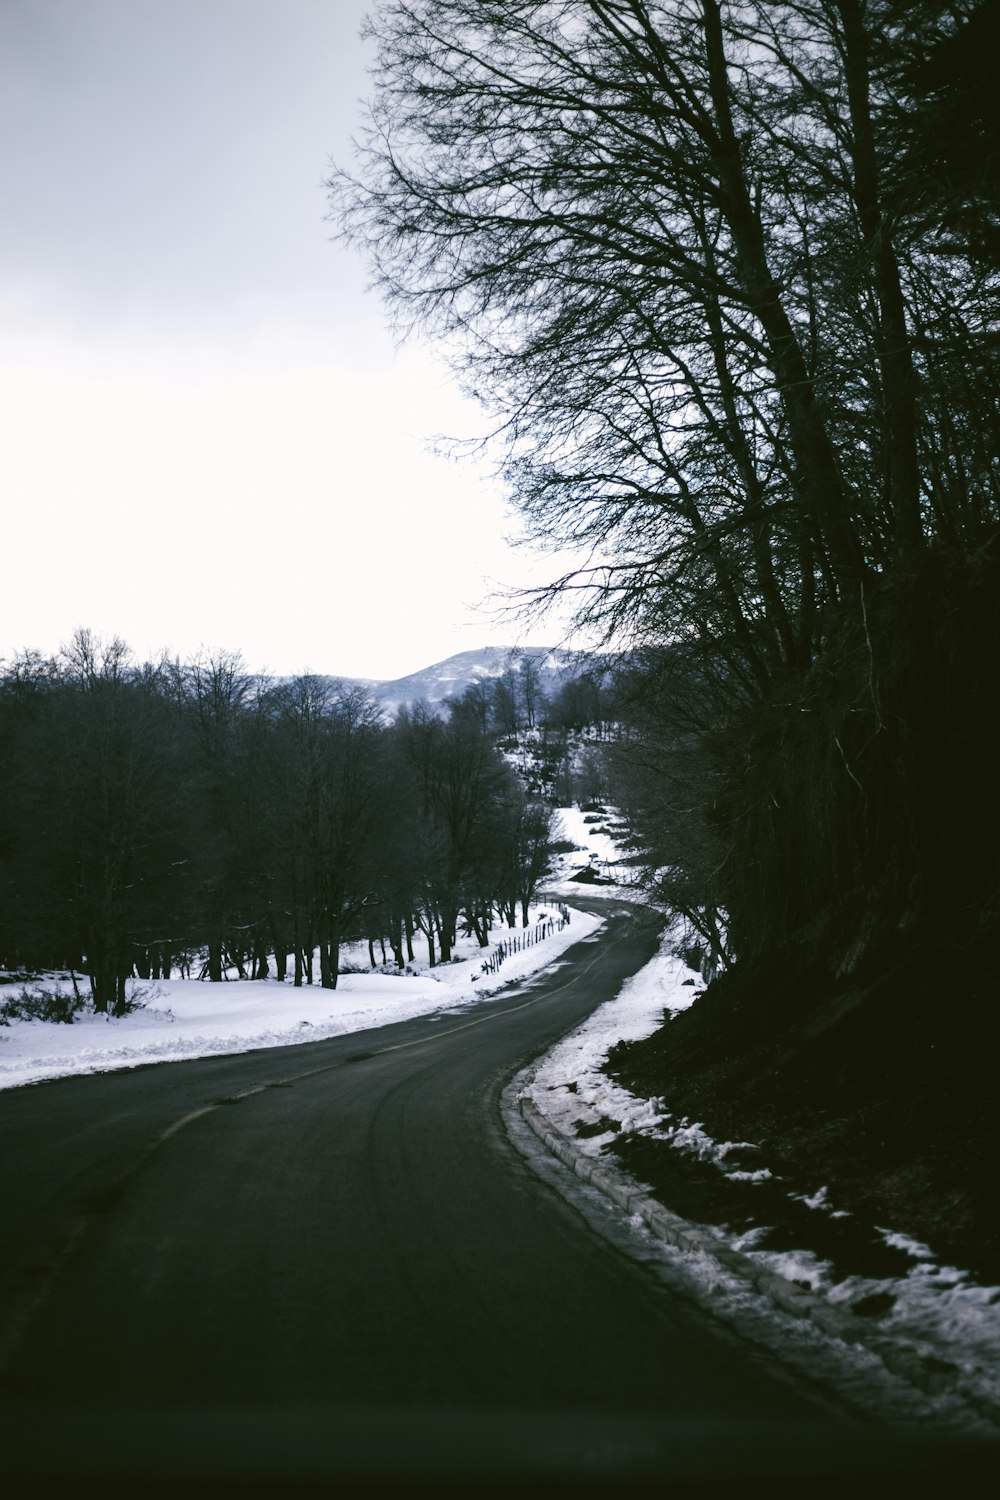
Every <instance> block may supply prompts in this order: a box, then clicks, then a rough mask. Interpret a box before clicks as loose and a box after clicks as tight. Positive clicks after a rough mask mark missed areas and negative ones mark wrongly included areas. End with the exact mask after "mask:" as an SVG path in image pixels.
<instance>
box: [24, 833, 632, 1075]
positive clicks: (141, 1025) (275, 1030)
mask: <svg viewBox="0 0 1000 1500" xmlns="http://www.w3.org/2000/svg"><path fill="white" fill-rule="evenodd" d="M588 817H591V819H592V821H591V822H590V823H588V822H586V819H587V818H588ZM603 821H604V820H603V819H599V820H598V821H597V822H594V821H593V815H591V814H585V813H581V812H580V811H579V809H578V808H575V807H573V808H563V809H560V811H559V815H558V821H557V828H556V832H555V836H556V837H557V838H563V839H572V841H573V842H574V843H575V844H577V845H579V846H580V847H579V852H578V853H575V854H570V855H564V856H562V857H561V859H560V861H559V867H558V869H557V870H556V872H555V874H554V878H553V880H552V881H548V882H546V891H547V893H548V894H550V895H552V896H556V895H558V897H559V899H560V900H562V901H565V902H566V903H567V904H568V908H569V910H570V911H571V914H572V915H571V921H570V923H569V926H567V927H565V928H564V929H563V930H562V931H559V932H556V933H554V934H553V936H552V937H549V938H545V939H544V941H542V942H540V943H537V944H535V945H534V946H532V947H529V948H527V949H526V950H524V951H523V952H520V953H512V954H510V955H509V956H508V957H506V958H505V959H504V961H503V963H502V964H501V965H500V967H499V969H498V970H497V972H496V973H494V974H488V975H487V974H484V973H483V972H482V968H483V963H484V961H485V960H486V959H488V958H489V956H490V955H491V954H492V953H494V952H495V951H496V948H497V946H498V945H499V944H500V943H501V942H503V941H505V940H509V939H510V938H511V937H513V936H523V931H524V930H523V929H521V928H516V929H513V930H511V929H507V928H495V929H494V931H493V934H492V936H493V938H494V939H495V941H494V942H493V943H492V944H491V946H490V947H489V948H488V949H483V948H480V947H479V946H478V944H477V943H476V942H475V939H474V938H460V939H459V942H458V944H457V945H456V948H455V956H456V961H454V962H452V963H449V964H439V965H437V966H436V967H435V968H433V969H431V968H429V967H428V966H427V964H426V963H425V962H423V961H422V959H421V956H420V951H419V947H418V950H417V954H418V956H417V958H416V959H415V961H414V962H413V963H411V964H410V965H409V966H408V971H407V972H406V973H405V974H402V975H401V974H399V973H398V972H397V971H396V970H395V968H390V970H389V971H388V972H384V971H376V972H372V971H371V970H370V968H369V964H368V950H367V945H365V944H356V945H353V946H351V945H348V946H345V947H344V948H343V949H342V950H341V965H342V966H343V967H346V968H349V969H353V970H355V971H356V972H352V973H342V974H341V975H340V977H339V979H338V981H337V988H336V989H335V990H324V989H321V988H320V987H319V986H318V985H315V986H314V985H303V986H302V987H301V988H299V989H296V988H295V987H294V986H293V985H292V984H291V983H290V982H285V983H283V984H282V983H279V982H278V981H277V980H240V979H235V978H233V979H230V980H228V981H227V982H226V983H224V984H208V983H202V982H199V981H198V980H196V979H170V980H162V979H161V980H155V981H151V982H144V981H140V980H132V981H130V991H131V995H132V996H133V997H135V998H137V999H139V1000H141V1001H142V1006H141V1008H140V1009H138V1010H135V1011H133V1012H132V1013H131V1014H130V1015H127V1016H121V1017H118V1018H115V1017H109V1016H98V1015H93V1014H90V1013H84V1014H82V1015H80V1016H78V1017H77V1019H76V1020H75V1021H74V1022H73V1024H72V1025H66V1024H63V1023H58V1022H49V1021H17V1020H15V1021H11V1022H10V1023H9V1024H8V1025H6V1026H0V1088H12V1087H14V1086H16V1085H18V1084H26V1083H39V1082H41V1081H43V1080H44V1079H48V1078H63V1077H66V1076H68V1075H70V1074H74V1073H100V1072H105V1071H107V1070H109V1069H111V1068H128V1067H136V1066H138V1065H139V1064H145V1063H154V1062H176V1061H178V1060H180V1059H186V1058H194V1057H208V1056H211V1055H213V1054H218V1053H226V1052H248V1051H250V1050H251V1049H253V1048H255V1047H281V1046H294V1045H295V1044H296V1043H299V1042H310V1041H320V1040H322V1039H323V1038H324V1037H330V1036H342V1035H344V1034H345V1033H347V1032H352V1031H364V1030H367V1029H369V1028H370V1027H376V1026H391V1025H392V1024H393V1022H395V1021H407V1020H410V1019H412V1018H413V1017H414V1016H422V1015H431V1014H434V1013H435V1012H438V1011H443V1010H452V1009H454V1008H455V1007H457V1006H461V1005H466V1004H468V1003H469V1001H471V1000H475V999H477V998H478V999H482V998H483V997H484V996H487V995H492V994H498V993H500V992H501V991H503V990H506V989H507V988H508V987H509V986H510V984H511V983H513V982H516V981H518V980H522V979H525V978H527V977H528V976H529V975H531V974H535V973H537V972H538V971H539V970H541V969H544V968H546V967H547V966H548V965H549V964H551V963H552V962H554V960H555V959H557V958H558V957H559V955H560V954H561V953H563V952H565V950H566V949H567V948H568V947H570V946H571V945H572V944H573V943H576V942H579V941H580V939H581V938H584V937H587V936H589V935H590V934H591V933H593V932H596V931H597V930H598V928H599V927H601V925H602V923H601V920H600V918H599V917H594V916H591V915H589V914H588V913H585V912H582V911H579V910H574V909H573V907H572V898H573V896H574V895H578V896H579V895H582V894H585V893H588V892H590V891H591V889H593V891H594V893H596V894H598V895H613V894H615V892H616V890H617V887H615V888H612V887H611V886H607V885H600V886H596V887H593V888H591V887H589V886H584V885H580V884H579V883H576V882H574V881H573V880H571V879H570V878H569V877H570V876H571V875H572V873H573V872H574V871H576V870H578V869H580V868H581V866H585V865H588V864H593V865H594V867H595V868H598V869H599V870H600V871H601V873H602V874H610V873H612V870H613V866H614V862H615V860H616V859H617V857H618V856H617V850H616V847H615V845H614V843H613V841H612V840H611V839H610V838H608V837H607V836H606V835H604V834H602V833H596V832H595V831H594V830H595V828H598V827H600V826H601V825H602V823H603ZM548 917H554V918H555V920H556V923H557V925H558V921H559V902H558V901H556V902H549V903H548V904H546V903H545V902H542V901H539V902H538V903H537V904H536V906H535V907H534V909H533V910H532V912H531V923H530V925H529V928H528V931H533V930H534V926H535V924H536V923H540V922H542V921H543V920H545V919H546V918H548ZM81 983H82V982H81ZM39 986H41V987H44V988H46V989H61V990H62V991H64V992H67V993H68V992H70V990H71V983H70V980H69V978H68V977H66V978H64V979H62V980H59V979H54V978H53V976H51V975H47V976H43V977H42V978H41V979H39V980H38V981H37V982H35V985H34V986H33V984H31V983H29V984H28V985H27V988H29V989H31V988H32V987H39ZM24 987H25V981H24V980H23V979H21V980H13V981H11V982H10V983H9V984H0V1001H2V1000H3V999H4V997H5V996H6V995H9V994H15V993H17V992H18V991H19V990H21V989H22V988H24ZM84 987H85V986H84Z"/></svg>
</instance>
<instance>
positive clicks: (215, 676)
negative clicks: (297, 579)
mask: <svg viewBox="0 0 1000 1500" xmlns="http://www.w3.org/2000/svg"><path fill="white" fill-rule="evenodd" d="M0 775H2V786H3V792H2V797H0V964H2V965H3V966H4V967H5V968H6V969H8V970H37V969H41V968H53V967H55V968H62V969H69V970H70V971H71V972H73V971H79V972H82V973H85V974H86V975H87V976H88V977H89V981H90V985H91V989H92V993H93V1000H94V1004H95V1007H96V1009H97V1010H99V1011H110V1012H119V1013H120V1012H121V1011H122V1009H123V1008H124V1007H125V1004H126V993H125V991H126V981H127V979H128V978H129V977H130V976H132V975H138V976H140V977H145V978H153V979H155V978H160V977H164V978H169V977H170V976H171V974H172V973H174V972H175V971H177V970H179V971H180V972H182V973H184V974H187V973H195V974H198V975H200V976H201V977H203V978H206V979H208V980H211V981H219V980H221V979H223V977H224V976H225V974H226V972H227V971H228V970H235V972H236V973H237V974H238V975H239V976H240V977H243V978H252V979H265V978H268V977H269V976H272V975H273V976H274V977H276V978H278V979H281V980H284V979H286V978H291V979H292V980H293V982H294V983H295V984H296V985H300V984H303V983H308V984H312V983H316V982H318V983H319V984H321V985H323V986H324V987H326V988H331V989H332V988H335V987H336V984H337V975H338V971H339V967H340V947H341V945H342V944H343V943H345V942H347V941H357V940H363V939H367V940H368V943H369V954H370V957H371V960H372V963H373V964H374V963H375V962H376V961H377V959H380V960H381V961H389V962H392V963H394V964H395V965H397V966H398V967H399V968H403V967H404V966H405V965H406V963H408V962H409V961H410V960H412V959H413V957H414V946H413V945H414V943H415V942H416V941H417V940H418V939H420V940H422V942H423V943H424V944H426V949H427V955H428V958H429V961H430V963H431V964H434V963H440V962H447V961H448V960H449V959H450V958H451V957H452V952H453V948H454V945H455V942H456V939H457V937H458V935H459V934H460V933H469V934H474V935H475V937H476V938H477V940H478V942H479V943H480V945H482V946H484V947H485V946H487V945H488V943H489V941H490V937H489V934H490V931H491V928H492V927H493V926H494V925H495V924H496V923H498V922H503V923H506V924H507V925H509V926H514V925H515V923H516V922H517V921H518V920H520V921H521V922H522V923H523V924H524V925H527V922H528V905H529V902H530V901H531V899H532V897H533V895H534V892H535V890H536V888H537V886H538V884H539V882H540V880H541V879H542V878H543V877H544V875H545V873H546V871H547V868H548V860H549V855H550V844H551V840H550V824H551V817H552V814H551V809H550V808H549V807H548V806H546V805H544V804H543V803H541V802H538V801H535V800H532V799H531V798H529V797H528V796H527V795H526V793H525V792H524V790H523V789H522V786H521V784H520V783H519V781H518V779H517V778H516V776H515V775H514V773H513V771H512V770H511V768H510V766H509V765H508V763H507V761H506V760H505V759H504V758H503V756H502V754H501V753H500V751H499V750H498V748H497V745H496V743H495V739H494V736H493V734H492V732H490V730H489V729H488V727H486V726H483V725H482V724H481V723H480V722H479V721H478V720H477V718H476V716H475V714H473V713H470V712H463V711H462V710H461V708H460V707H458V706H456V708H455V709H454V710H453V712H452V713H451V714H450V715H449V717H448V718H447V719H442V718H439V717H436V716H435V715H433V714H432V713H431V712H430V711H428V710H426V709H425V708H422V707H421V706H419V705H418V706H417V707H415V708H413V709H411V710H401V711H400V712H399V714H398V716H397V718H396V720H395V721H394V722H393V723H392V724H386V723H385V722H383V719H382V717H381V715H380V711H379V709H378V706H377V705H376V704H375V703H374V702H373V701H372V700H371V699H370V698H369V697H368V696H367V694H366V693H365V692H363V691H361V690H359V689H358V688H356V687H346V686H344V685H342V684H339V683H337V682H336V680H331V679H327V678H319V677H314V676H300V677H295V678H292V679H290V680H285V681H272V680H267V679H264V678H261V677H259V676H255V675H254V674H252V673H250V672H248V671H247V670H246V668H245V667H244V665H243V664H242V662H241V661H240V659H239V658H238V657H237V656H233V655H229V654H217V655H214V656H208V657H203V658H200V659H198V660H195V661H193V662H186V663H185V662H180V661H168V660H163V661H161V662H158V663H156V664H144V665H142V664H136V663H135V662H133V661H132V659H131V655H130V653H129V651H128V648H127V647H126V646H125V645H124V644H123V643H122V642H121V641H120V640H117V639H115V640H113V641H111V642H102V641H100V640H98V639H96V638H95V637H94V636H93V635H92V634H91V633H90V632H88V631H85V630H81V631H79V632H77V634H76V635H75V637H74V638H73V641H72V642H71V644H70V645H69V646H68V647H66V648H64V649H63V650H62V651H61V652H60V653H59V655H58V656H56V657H54V658H51V659H47V658H43V657H41V656H39V655H38V654H36V653H24V654H22V655H21V656H19V657H16V658H15V659H14V660H13V661H12V662H10V663H7V664H6V665H4V666H3V667H2V669H0ZM376 950H377V952H376Z"/></svg>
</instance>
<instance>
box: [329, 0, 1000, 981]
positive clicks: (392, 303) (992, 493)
mask: <svg viewBox="0 0 1000 1500" xmlns="http://www.w3.org/2000/svg"><path fill="white" fill-rule="evenodd" d="M997 27H998V12H997V8H996V7H995V6H993V5H991V4H989V3H987V0H955V3H949V4H944V3H942V0H796V3H795V4H787V5H774V4H771V3H767V0H729V3H719V0H663V3H656V0H567V3H564V4H558V5H552V4H548V3H540V0H505V3H503V4H494V3H491V0H483V3H477V4H474V5H470V4H468V3H466V0H406V3H401V0H400V3H385V4H382V5H379V6H378V7H377V8H376V9H375V11H374V13H373V16H372V18H371V21H370V23H369V36H370V38H371V40H372V41H373V42H374V45H375V49H376V50H375V65H374V69H373V80H374V94H373V98H372V101H371V104H370V114H369V120H368V124H367V127H366V129H365V131H364V133H363V134H362V136H361V138H360V141H359V146H358V166H357V168H356V169H355V170H354V171H353V172H351V171H348V170H338V171H337V172H335V174H334V176H333V177H332V179H331V182H330V188H331V194H332V205H333V213H334V215H335V217H336V220H337V222H338V223H339V225H340V226H341V230H342V232H343V234H344V235H345V236H346V237H347V239H348V240H349V241H350V242H352V243H354V244H356V245H358V246H360V247H361V248H362V250H363V251H364V252H365V254H366V255H367V257H368V259H369V260H370V263H371V264H372V266H373V267H374V271H375V276H376V278H377V281H378V283H379V284H380V286H381V288H382V291H383V293H384V295H385V297H386V299H387V301H388V305H389V307H390V309H391V311H392V314H393V315H394V317H395V318H396V319H397V322H398V323H399V325H400V326H401V327H403V328H406V327H409V326H414V325H419V326H421V327H423V328H424V329H427V330H429V331H430V332H431V333H432V334H433V335H435V336H437V337H439V338H440V340H441V341H442V344H443V346H444V347H445V348H446V349H447V350H448V351H449V352H450V355H451V358H452V360H453V365H454V368H455V370H456V372H457V374H458V377H459V379H460V380H461V381H462V382H463V383H464V385H465V387H466V388H467V389H468V390H469V391H470V392H472V393H474V394H475V395H477V396H478V397H479V398H480V400H481V401H482V402H483V403H484V405H485V407H486V409H487V410H488V411H489V412H490V413H491V416H492V419H493V421H494V423H495V427H494V434H495V441H496V442H497V444H499V450H500V456H501V462H502V464H503V467H504V472H505V474H506V476H507V479H508V482H509V487H510V492H511V495H512V497H513V499H514V500H515V502H516V503H517V504H518V505H519V507H520V509H521V511H522V513H523V515H524V516H525V518H526V520H527V523H528V526H529V529H530V530H531V531H532V533H533V535H534V536H535V538H536V539H537V540H538V541H539V542H540V543H541V544H542V545H554V546H556V547H558V546H559V545H561V544H563V543H565V542H566V541H569V540H572V541H573V542H574V544H575V545H577V546H584V547H589V548H590V549H591V560H590V562H589V563H588V564H587V565H586V566H584V567H582V568H576V569H574V570H573V571H572V572H570V573H567V574H566V575H564V576H563V577H561V578H558V579H556V580H555V581H554V582H553V584H552V585H551V589H550V590H549V593H550V594H562V595H563V596H571V597H573V598H575V599H577V600H578V601H579V611H578V618H579V620H580V621H581V622H582V623H585V624H587V625H589V626H590V627H591V628H592V629H599V630H601V631H602V632H603V633H604V636H605V639H606V640H607V641H608V642H609V643H612V644H613V643H619V644H621V643H623V642H624V643H627V644H628V645H629V646H630V647H631V649H632V652H633V656H632V658H631V662H630V676H631V679H632V686H633V692H632V696H631V704H632V709H631V713H630V729H629V736H630V739H631V741H632V744H633V747H634V756H633V762H632V764H633V776H632V797H633V801H634V804H635V807H636V810H637V813H639V814H641V815H642V816H643V817H644V818H645V827H646V832H647V845H648V848H649V852H650V858H649V866H650V871H651V872H653V871H656V872H658V873H657V875H656V878H657V880H659V881H660V882H661V884H662V888H663V890H664V893H665V894H666V895H667V896H668V897H669V898H670V899H676V900H677V901H679V902H682V903H684V904H685V905H686V907H687V908H688V909H689V910H690V911H691V912H692V913H693V914H695V915H696V916H697V915H698V914H699V913H700V914H701V915H702V917H704V918H705V920H706V921H707V922H708V923H709V925H710V927H711V930H712V931H713V932H714V934H715V939H716V940H719V939H720V934H722V933H724V934H725V939H726V942H727V944H728V947H729V951H730V953H731V954H734V955H738V956H746V957H748V958H753V957H754V955H762V954H764V953H765V952H772V953H773V952H774V951H776V950H782V949H784V950H785V951H786V952H788V951H791V950H798V951H801V952H805V951H806V950H809V951H810V952H812V953H821V954H822V955H823V956H824V959H825V961H826V962H828V963H829V965H830V966H831V968H832V969H833V970H835V971H837V972H849V971H850V969H851V968H852V966H854V965H856V964H857V963H858V962H859V961H860V958H861V957H862V956H863V955H864V953H865V952H866V951H872V950H874V949H875V948H877V947H878V944H879V943H880V942H886V943H891V942H895V941H898V940H899V937H900V934H901V933H902V934H904V935H905V934H906V933H912V932H914V931H917V930H919V929H920V927H921V924H922V923H923V922H924V921H925V919H926V918H927V916H928V914H929V913H931V912H933V911H937V912H939V913H942V914H953V915H954V917H955V919H956V920H962V921H966V922H967V921H968V920H969V917H968V913H969V912H970V911H973V910H977V909H978V910H979V911H980V912H982V911H984V910H985V911H986V912H987V913H988V912H989V911H994V910H995V909H996V902H995V894H996V890H997V889H998V888H1000V870H998V866H997V853H996V850H997V847H998V845H997V840H996V831H997V828H998V825H1000V804H998V794H997V790H996V778H995V775H994V773H993V770H992V766H993V765H994V764H995V759H996V754H997V752H998V750H1000V742H998V738H997V730H996V718H997V716H995V715H994V714H993V713H992V708H993V706H994V705H993V699H994V698H995V692H994V691H993V689H992V687H991V684H992V683H994V682H995V680H996V674H997V671H998V668H1000V631H998V620H997V601H998V599H1000V587H998V585H1000V470H998V466H997V454H998V453H1000V404H998V393H1000V379H998V375H1000V370H998V356H1000V327H998V322H997V308H998V306H1000V300H998V295H997V294H998V291H1000V286H998V281H1000V187H998V183H1000V118H998V109H997V95H996V90H995V87H994V85H993V81H992V75H991V72H990V68H991V62H990V59H992V58H993V57H995V55H996V48H997V45H998V42H1000V37H998V34H997ZM640 660H642V661H644V671H643V672H642V673H637V672H636V671H635V666H636V663H637V662H639V661H640ZM664 872H665V873H664ZM963 914H964V915H963ZM944 920H946V921H947V920H948V915H944ZM978 920H979V919H978V918H977V921H978Z"/></svg>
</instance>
